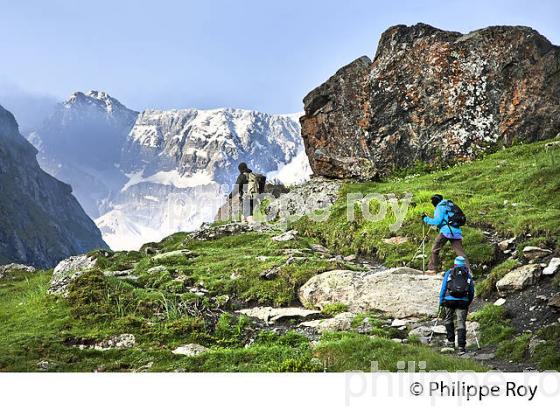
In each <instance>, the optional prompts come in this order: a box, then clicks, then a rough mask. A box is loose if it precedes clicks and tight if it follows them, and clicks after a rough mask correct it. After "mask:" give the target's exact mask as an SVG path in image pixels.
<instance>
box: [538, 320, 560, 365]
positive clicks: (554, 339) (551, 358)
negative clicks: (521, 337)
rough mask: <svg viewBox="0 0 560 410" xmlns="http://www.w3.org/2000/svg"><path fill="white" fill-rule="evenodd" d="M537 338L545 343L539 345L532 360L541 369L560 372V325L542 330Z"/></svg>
mask: <svg viewBox="0 0 560 410" xmlns="http://www.w3.org/2000/svg"><path fill="white" fill-rule="evenodd" d="M537 337H538V338H539V339H542V340H544V343H542V344H539V345H537V347H536V348H535V352H534V354H533V357H532V360H533V361H534V362H535V363H537V365H538V366H539V368H541V369H547V370H556V371H560V354H559V352H560V324H554V325H551V326H547V327H545V328H542V329H540V330H539V331H538V332H537Z"/></svg>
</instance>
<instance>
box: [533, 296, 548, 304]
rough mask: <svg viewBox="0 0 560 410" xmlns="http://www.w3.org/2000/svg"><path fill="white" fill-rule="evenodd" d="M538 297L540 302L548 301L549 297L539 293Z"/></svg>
mask: <svg viewBox="0 0 560 410" xmlns="http://www.w3.org/2000/svg"><path fill="white" fill-rule="evenodd" d="M536 299H537V300H538V301H539V302H545V303H546V302H548V297H546V296H545V295H537V296H536Z"/></svg>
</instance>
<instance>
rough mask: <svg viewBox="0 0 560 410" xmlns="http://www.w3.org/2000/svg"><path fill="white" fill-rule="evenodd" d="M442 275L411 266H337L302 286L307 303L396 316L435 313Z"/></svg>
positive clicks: (317, 306) (300, 292)
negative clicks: (353, 268) (364, 269)
mask: <svg viewBox="0 0 560 410" xmlns="http://www.w3.org/2000/svg"><path fill="white" fill-rule="evenodd" d="M440 285H441V278H439V277H435V276H428V275H422V273H421V272H420V271H416V270H414V269H410V268H393V269H384V270H380V271H370V272H356V271H350V270H334V271H329V272H324V273H321V274H319V275H316V276H314V277H312V278H311V279H309V281H307V282H306V283H305V284H304V285H303V286H302V287H301V288H300V290H299V299H300V301H301V302H302V304H303V305H304V306H308V307H315V308H319V309H321V308H323V306H325V305H327V304H329V303H335V302H339V303H344V304H345V305H347V306H348V308H349V311H351V312H363V311H370V310H379V311H382V312H384V313H386V314H388V315H390V316H392V317H394V318H405V317H411V316H413V317H421V316H430V315H434V314H435V313H436V311H437V306H436V305H437V294H438V291H439V288H440Z"/></svg>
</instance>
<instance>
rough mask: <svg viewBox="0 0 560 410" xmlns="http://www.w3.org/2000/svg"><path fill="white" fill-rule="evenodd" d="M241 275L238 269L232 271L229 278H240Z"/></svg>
mask: <svg viewBox="0 0 560 410" xmlns="http://www.w3.org/2000/svg"><path fill="white" fill-rule="evenodd" d="M240 277H241V273H239V272H238V271H233V272H231V275H229V278H230V279H231V280H236V279H239V278H240Z"/></svg>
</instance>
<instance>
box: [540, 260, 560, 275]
mask: <svg viewBox="0 0 560 410" xmlns="http://www.w3.org/2000/svg"><path fill="white" fill-rule="evenodd" d="M559 267H560V258H552V259H551V260H550V262H549V263H548V266H547V267H546V268H544V270H543V275H554V274H555V273H556V271H558V268H559Z"/></svg>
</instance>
